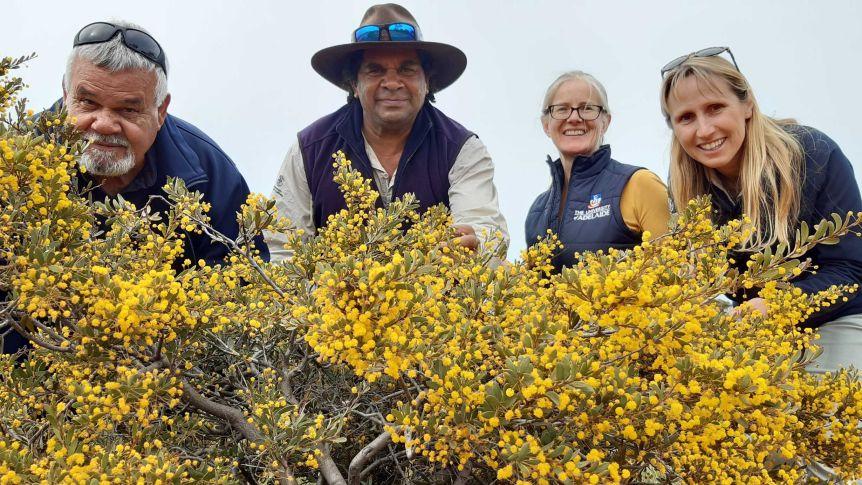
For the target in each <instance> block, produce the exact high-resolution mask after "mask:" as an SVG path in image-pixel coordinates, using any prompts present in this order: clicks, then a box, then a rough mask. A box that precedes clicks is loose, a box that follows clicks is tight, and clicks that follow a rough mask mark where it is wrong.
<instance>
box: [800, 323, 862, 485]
mask: <svg viewBox="0 0 862 485" xmlns="http://www.w3.org/2000/svg"><path fill="white" fill-rule="evenodd" d="M816 332H817V334H818V335H820V338H819V339H817V340H815V341H814V345H817V346H818V347H820V348H821V349H822V353H821V354H820V355H818V356H817V358H816V359H814V361H813V362H811V363H810V364H808V367H806V368H805V370H807V371H808V372H810V373H811V374H825V373H827V372H831V373H833V374H834V373H835V372H837V371H838V370H839V369H842V368H846V367H850V366H853V367H854V368H856V369H862V314H856V315H847V316H843V317H841V318H838V319H836V320H833V321H831V322H827V323H824V324H823V325H822V326H820V327H819V328H818V329H817V330H816ZM808 472H809V473H811V474H812V475H814V476H815V477H817V478H819V479H821V480H835V475H834V474H833V473H832V470H831V469H829V468H828V467H826V466H823V465H821V464H820V463H815V464H813V465H810V466H809V467H808ZM854 483H857V484H858V483H862V482H860V480H855V481H854Z"/></svg>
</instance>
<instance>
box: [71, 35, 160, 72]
mask: <svg viewBox="0 0 862 485" xmlns="http://www.w3.org/2000/svg"><path fill="white" fill-rule="evenodd" d="M118 32H119V34H120V37H121V38H122V40H123V45H125V46H126V47H128V48H129V49H132V50H133V51H135V52H137V53H138V54H140V55H142V56H144V57H146V58H147V59H149V60H150V61H152V62H153V63H155V64H156V65H157V66H159V67H161V68H162V70H163V71H164V72H165V75H167V73H168V67H167V66H166V65H165V64H166V63H165V51H163V50H162V46H160V45H159V43H158V42H156V39H154V38H153V37H152V36H151V35H150V34H148V33H146V32H144V31H141V30H138V29H132V28H127V27H120V26H118V25H114V24H111V23H108V22H93V23H92V24H89V25H85V26H84V28H83V29H81V30H80V31H78V33H77V34H76V35H75V41H74V42H73V43H72V46H73V47H77V46H79V45H86V44H101V43H103V42H108V41H109V40H111V39H113V38H114V36H115V35H117V33H118Z"/></svg>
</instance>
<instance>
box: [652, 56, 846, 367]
mask: <svg viewBox="0 0 862 485" xmlns="http://www.w3.org/2000/svg"><path fill="white" fill-rule="evenodd" d="M724 53H728V54H729V55H730V56H731V59H732V62H731V61H728V60H726V59H724V58H723V57H720V56H719V55H720V54H724ZM662 76H663V81H662V87H661V107H662V112H663V114H664V116H665V119H666V120H667V123H668V125H669V126H670V128H671V129H672V130H673V138H672V141H671V164H670V188H671V194H672V196H673V201H674V203H675V205H676V206H677V207H683V206H684V204H686V203H687V202H688V201H689V200H691V199H692V198H693V197H697V196H700V195H706V194H708V195H710V196H711V199H712V205H713V209H714V214H715V222H717V223H724V222H726V221H728V220H731V219H735V218H740V217H741V216H742V215H743V214H747V215H748V216H749V217H750V219H751V220H752V223H753V224H754V229H755V231H754V233H753V234H752V236H751V238H750V239H749V240H748V241H746V242H745V243H744V246H743V248H742V250H743V251H742V252H741V253H740V254H737V255H736V257H735V258H734V259H735V262H736V264H737V266H738V267H739V268H740V269H741V270H744V269H745V267H746V266H745V263H746V261H747V260H748V257H747V256H746V255H745V253H746V252H749V251H758V250H762V249H764V248H767V247H771V246H774V245H776V244H779V243H791V242H792V238H793V236H794V234H795V230H796V228H797V227H798V226H799V224H800V223H801V222H802V221H805V222H806V223H807V224H808V226H809V227H813V225H814V224H816V223H818V222H820V220H821V219H823V218H828V217H830V215H831V214H832V213H838V214H840V215H842V216H844V215H846V214H847V213H848V211H852V212H854V213H856V212H858V211H862V199H860V195H859V187H858V186H857V184H856V178H855V177H854V175H853V168H852V167H851V165H850V162H849V161H848V160H847V157H845V156H844V154H843V153H841V149H840V148H839V147H838V145H836V144H835V142H834V141H832V140H831V139H830V138H829V137H828V136H826V135H824V134H823V133H821V132H820V131H817V130H816V129H814V128H810V127H807V126H802V125H798V124H796V123H795V122H793V121H792V120H777V119H773V118H770V117H769V116H766V115H764V114H763V113H761V112H760V109H759V108H758V105H757V100H756V99H755V97H754V93H753V91H752V89H751V86H750V85H749V84H748V81H747V80H746V78H745V76H743V75H742V73H741V72H740V71H739V69H738V67H737V66H736V61H735V59H733V56H732V54H730V50H729V49H728V48H725V47H718V48H709V49H704V50H702V51H698V52H695V53H692V54H689V55H686V56H682V57H680V58H677V59H674V60H673V61H671V62H670V63H668V64H667V65H666V66H665V67H664V68H663V69H662ZM805 257H806V258H811V259H812V261H813V263H814V265H816V267H817V269H816V272H806V273H803V274H802V275H800V276H798V277H797V278H795V279H794V280H793V281H792V284H793V285H794V286H796V287H798V288H800V289H802V290H803V291H805V292H807V293H815V292H818V291H820V290H825V289H827V288H829V287H830V286H832V285H853V284H859V283H862V239H860V238H859V237H857V236H855V235H848V236H846V237H844V238H842V239H841V240H840V242H839V243H838V244H835V245H818V246H816V247H815V248H814V249H812V250H811V251H809V252H808V253H807V254H806V255H805ZM735 298H737V299H740V300H748V304H749V305H750V306H752V307H754V308H756V309H758V310H760V311H762V312H763V313H766V305H765V303H764V301H763V300H762V299H761V298H758V297H757V294H756V290H753V291H752V294H743V295H736V296H735ZM847 298H848V300H849V301H847V302H840V301H839V302H837V303H836V304H835V305H833V306H831V307H828V308H826V309H825V310H821V311H820V312H819V313H816V314H814V315H812V316H811V317H810V318H809V319H808V320H807V321H806V322H804V325H805V326H807V327H812V328H817V332H818V333H819V334H820V340H819V341H818V342H817V345H818V346H820V347H822V349H823V353H822V354H821V355H820V356H819V357H818V358H817V359H816V361H815V363H814V364H813V365H812V366H809V369H808V370H809V371H812V372H827V371H834V370H836V369H838V368H841V367H846V366H847V365H850V364H852V365H854V366H856V367H857V368H859V367H862V298H859V297H856V296H855V295H852V294H851V295H848V296H847Z"/></svg>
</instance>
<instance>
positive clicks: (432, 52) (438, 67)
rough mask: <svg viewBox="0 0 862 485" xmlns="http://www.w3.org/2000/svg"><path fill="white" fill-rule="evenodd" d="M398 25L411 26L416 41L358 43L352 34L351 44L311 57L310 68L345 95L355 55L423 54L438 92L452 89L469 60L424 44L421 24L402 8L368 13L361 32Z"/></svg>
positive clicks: (377, 8) (446, 47) (452, 50)
mask: <svg viewBox="0 0 862 485" xmlns="http://www.w3.org/2000/svg"><path fill="white" fill-rule="evenodd" d="M399 22H402V23H407V24H410V25H412V26H413V27H414V28H415V29H416V40H413V41H393V40H381V41H375V42H357V41H356V38H355V36H354V35H353V34H351V42H350V43H349V44H341V45H336V46H332V47H327V48H326V49H322V50H320V51H318V52H317V53H316V54H314V55H313V56H312V57H311V67H313V68H314V70H315V71H317V73H318V74H320V75H321V76H323V77H324V79H326V80H327V81H329V82H331V83H332V84H335V85H336V86H338V87H339V88H341V89H344V90H345V91H349V90H350V86H349V85H348V84H347V82H346V80H345V79H344V68H345V66H346V65H347V63H348V62H349V60H350V58H351V56H352V55H353V54H354V53H356V52H359V51H363V50H365V49H416V50H417V51H422V52H424V53H425V54H426V55H427V56H428V57H429V58H430V59H431V62H432V64H433V67H434V72H433V73H432V78H433V87H434V91H435V92H437V91H440V90H442V89H443V88H445V87H447V86H449V85H450V84H452V83H453V82H455V80H456V79H458V78H459V77H460V76H461V74H463V73H464V69H466V68H467V56H466V55H464V52H463V51H461V49H459V48H457V47H455V46H451V45H449V44H443V43H440V42H426V41H424V40H422V32H421V31H420V30H419V24H418V23H417V22H416V19H415V18H413V15H411V14H410V12H408V11H407V9H406V8H404V7H402V6H401V5H397V4H394V3H387V4H383V5H374V6H373V7H371V8H369V9H368V11H366V12H365V15H364V16H363V17H362V22H360V24H359V27H358V28H362V27H365V26H366V25H380V26H383V25H388V24H394V23H399Z"/></svg>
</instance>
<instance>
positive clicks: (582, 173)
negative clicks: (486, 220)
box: [524, 145, 641, 271]
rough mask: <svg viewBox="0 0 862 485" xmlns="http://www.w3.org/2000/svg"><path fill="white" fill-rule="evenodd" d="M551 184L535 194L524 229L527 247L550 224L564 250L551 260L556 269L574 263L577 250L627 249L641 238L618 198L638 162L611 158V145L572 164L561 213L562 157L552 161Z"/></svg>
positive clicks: (579, 158)
mask: <svg viewBox="0 0 862 485" xmlns="http://www.w3.org/2000/svg"><path fill="white" fill-rule="evenodd" d="M548 165H550V167H551V188H549V189H548V190H547V191H546V192H544V193H542V194H540V195H539V197H537V198H536V201H535V202H533V205H532V207H530V212H529V213H528V214H527V220H526V223H525V225H524V226H525V227H524V232H525V235H526V237H527V246H530V245H533V244H535V243H536V240H537V239H538V238H540V237H544V236H545V235H546V233H547V231H548V230H549V229H550V230H551V231H552V232H553V233H555V234H557V236H558V237H559V238H560V242H562V243H563V250H562V251H561V252H560V253H558V254H557V255H556V256H554V259H553V260H552V263H553V265H554V268H555V269H556V270H557V271H560V269H562V268H563V267H567V266H572V265H574V264H575V262H576V261H575V253H577V252H583V251H598V250H607V249H609V248H617V249H629V248H632V247H634V246H636V245H637V244H639V243H640V242H641V235H640V234H637V233H635V232H634V231H632V230H631V229H629V228H628V226H626V223H625V221H624V220H623V216H622V212H621V211H620V199H621V196H622V193H623V189H625V186H626V184H627V183H628V181H629V179H630V178H631V177H632V175H634V173H635V172H637V171H638V170H641V167H635V166H633V165H626V164H624V163H620V162H618V161H616V160H614V159H612V158H611V147H610V146H609V145H604V146H602V147H601V148H599V149H598V150H596V152H595V153H593V154H592V155H589V156H579V157H576V158H575V161H574V163H573V164H572V174H571V177H570V178H569V187H568V191H567V193H566V200H565V202H564V203H565V206H564V208H563V217H562V219H560V218H559V217H558V215H559V213H560V204H561V203H563V202H562V201H561V200H560V199H561V198H562V193H563V183H565V182H564V181H565V176H564V173H563V165H562V162H561V161H560V159H557V160H554V161H551V157H548Z"/></svg>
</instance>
